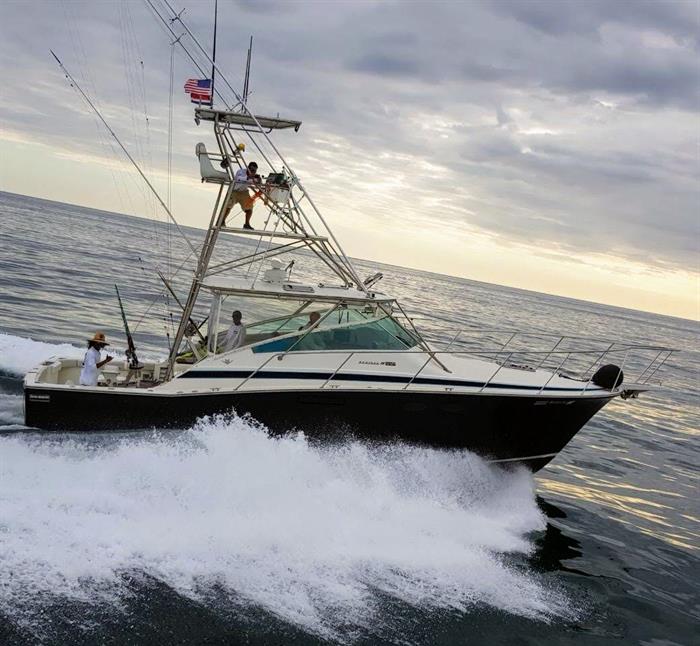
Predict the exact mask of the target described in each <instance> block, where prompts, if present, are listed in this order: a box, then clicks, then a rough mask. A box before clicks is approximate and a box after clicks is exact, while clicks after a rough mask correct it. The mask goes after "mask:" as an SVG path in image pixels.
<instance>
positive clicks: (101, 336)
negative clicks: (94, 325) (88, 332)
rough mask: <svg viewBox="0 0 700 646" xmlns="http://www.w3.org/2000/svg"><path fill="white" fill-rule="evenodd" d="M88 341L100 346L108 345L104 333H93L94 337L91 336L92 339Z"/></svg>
mask: <svg viewBox="0 0 700 646" xmlns="http://www.w3.org/2000/svg"><path fill="white" fill-rule="evenodd" d="M88 341H92V342H93V343H101V344H102V345H109V343H107V339H106V338H105V333H104V332H95V336H93V337H92V339H88Z"/></svg>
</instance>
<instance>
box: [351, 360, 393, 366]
mask: <svg viewBox="0 0 700 646" xmlns="http://www.w3.org/2000/svg"><path fill="white" fill-rule="evenodd" d="M357 363H359V364H360V365H365V366H395V365H396V361H358V362H357Z"/></svg>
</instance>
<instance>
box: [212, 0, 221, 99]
mask: <svg viewBox="0 0 700 646" xmlns="http://www.w3.org/2000/svg"><path fill="white" fill-rule="evenodd" d="M218 15H219V0H214V45H213V47H212V53H211V107H212V108H213V107H214V74H215V73H216V19H217V17H218Z"/></svg>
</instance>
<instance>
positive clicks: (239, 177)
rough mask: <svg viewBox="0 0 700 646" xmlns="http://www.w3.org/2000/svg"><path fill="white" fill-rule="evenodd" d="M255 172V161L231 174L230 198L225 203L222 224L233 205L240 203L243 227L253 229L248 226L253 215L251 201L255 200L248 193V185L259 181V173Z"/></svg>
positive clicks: (256, 168) (256, 166) (256, 169)
mask: <svg viewBox="0 0 700 646" xmlns="http://www.w3.org/2000/svg"><path fill="white" fill-rule="evenodd" d="M257 173H258V165H257V164H256V163H255V162H250V164H248V167H247V168H239V169H238V170H237V171H236V174H235V175H234V176H233V190H232V191H231V198H230V200H229V202H228V204H227V205H226V214H225V215H224V224H226V218H228V214H229V213H230V212H231V209H232V208H233V205H234V204H240V205H241V208H242V209H243V213H245V224H244V225H243V228H244V229H250V230H252V229H253V227H252V226H250V218H251V216H252V215H253V203H254V202H255V198H252V197H251V196H250V194H249V193H248V187H249V186H252V185H254V184H259V183H260V175H258V174H257Z"/></svg>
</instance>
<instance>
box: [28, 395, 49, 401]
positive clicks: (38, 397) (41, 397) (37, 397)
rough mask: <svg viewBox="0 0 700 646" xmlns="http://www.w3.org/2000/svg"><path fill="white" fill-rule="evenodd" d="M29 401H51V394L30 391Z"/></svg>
mask: <svg viewBox="0 0 700 646" xmlns="http://www.w3.org/2000/svg"><path fill="white" fill-rule="evenodd" d="M29 401H32V402H50V401H51V395H32V394H31V393H30V395H29Z"/></svg>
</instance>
